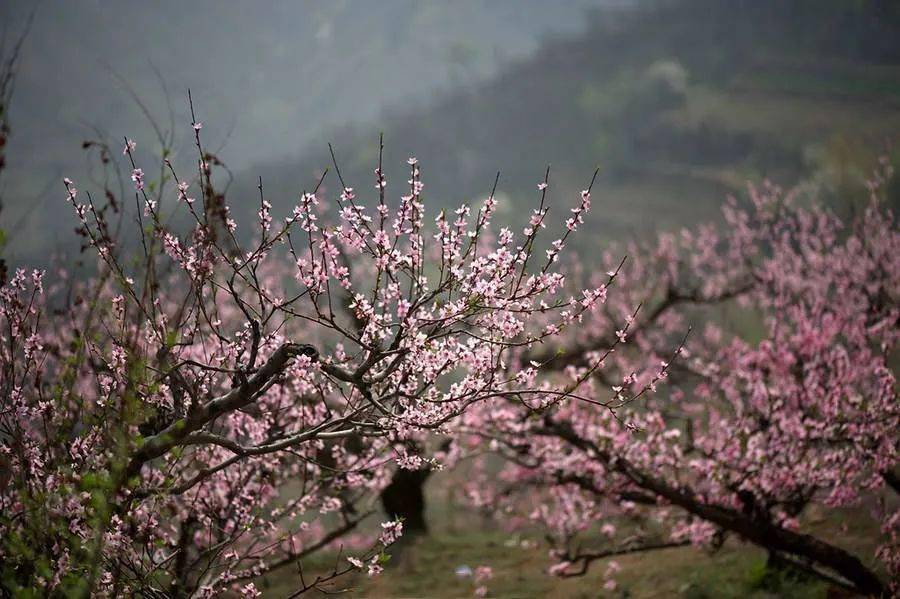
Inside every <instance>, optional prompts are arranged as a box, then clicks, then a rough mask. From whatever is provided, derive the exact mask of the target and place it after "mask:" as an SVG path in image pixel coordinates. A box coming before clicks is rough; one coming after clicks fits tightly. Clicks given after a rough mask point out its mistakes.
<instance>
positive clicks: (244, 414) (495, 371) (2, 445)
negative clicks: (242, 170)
mask: <svg viewBox="0 0 900 599" xmlns="http://www.w3.org/2000/svg"><path fill="white" fill-rule="evenodd" d="M195 120H196V119H195ZM192 133H193V136H194V142H195V145H196V150H197V161H196V165H195V166H196V168H192V169H189V170H190V171H191V173H192V174H191V175H190V176H185V175H183V174H182V173H181V172H179V169H177V168H176V166H175V164H174V161H170V160H169V159H165V160H164V170H163V173H164V176H163V177H162V178H161V179H160V180H158V181H154V182H152V183H151V182H150V181H149V180H148V177H147V176H146V175H145V173H144V170H143V169H142V168H141V167H140V166H139V165H138V164H136V162H135V154H134V151H135V144H134V142H132V141H131V140H128V139H126V140H125V144H124V149H123V155H124V160H126V161H127V163H128V167H127V168H128V169H129V170H130V171H131V180H132V183H133V186H134V201H135V204H136V206H135V207H134V208H133V213H132V214H129V215H128V218H131V217H134V218H135V220H137V221H138V223H137V227H135V228H134V229H129V228H128V227H127V226H126V227H125V228H123V229H122V230H123V231H128V233H127V234H125V235H120V234H118V233H117V232H116V231H117V230H118V226H115V225H113V224H111V220H112V219H111V215H112V214H113V213H114V212H115V211H116V210H123V208H122V206H121V202H116V201H115V198H114V197H113V196H112V195H111V194H110V193H109V192H108V191H107V198H106V199H105V200H104V202H103V203H102V205H101V203H100V202H98V201H97V200H95V198H94V197H93V196H92V195H91V194H90V193H86V192H84V191H80V190H79V189H77V188H76V184H75V183H73V182H72V181H70V180H68V179H67V180H66V181H65V188H66V194H67V202H68V204H69V207H70V209H72V210H74V213H75V215H76V218H77V219H78V225H79V233H80V235H81V236H82V237H83V238H84V239H85V241H86V247H87V248H88V250H89V251H90V252H93V254H94V255H95V256H96V263H97V266H96V275H95V276H92V277H91V278H89V279H88V280H84V281H75V280H70V279H69V278H67V277H66V275H65V274H59V275H57V276H53V277H48V276H46V275H45V273H42V272H37V271H34V272H26V271H25V270H19V271H18V272H16V274H15V276H13V277H11V280H10V281H9V282H8V284H6V285H5V286H4V287H3V288H2V290H0V331H2V332H0V388H2V397H3V404H2V409H0V584H2V586H3V587H4V588H6V589H7V590H9V591H10V592H13V593H16V592H26V591H27V590H29V589H30V590H32V591H35V592H37V593H38V594H43V593H50V592H52V593H61V594H62V593H70V594H76V595H88V594H90V595H98V596H103V595H106V596H118V595H131V594H140V595H142V596H154V597H155V596H163V595H166V596H198V597H202V596H214V595H217V594H218V593H220V592H222V591H223V590H228V589H230V590H237V591H240V592H241V593H243V594H244V595H245V596H255V595H256V594H257V593H258V590H257V589H256V587H255V583H254V580H256V579H258V577H260V576H262V575H264V574H266V573H267V572H269V571H271V570H273V569H275V568H278V567H280V566H284V565H287V564H292V565H294V566H296V567H295V568H292V569H293V571H296V572H297V576H298V580H297V588H298V590H297V594H299V593H301V592H303V591H305V590H308V589H311V588H317V587H320V585H322V584H323V583H325V582H328V581H329V580H331V579H333V578H335V577H337V576H340V575H341V574H345V573H347V572H350V571H353V570H357V569H359V570H363V571H364V572H365V573H368V574H377V573H378V572H379V571H380V570H381V567H382V563H383V561H384V559H385V556H384V554H383V552H382V550H383V548H384V547H385V546H388V545H390V544H392V543H393V542H394V541H395V540H396V539H397V537H398V536H399V535H400V534H401V532H402V522H386V523H384V524H382V534H381V535H380V536H379V537H378V538H373V539H370V540H368V541H366V540H365V539H362V540H361V539H360V538H358V537H349V536H348V534H349V533H350V532H351V531H353V530H354V529H356V528H357V526H358V525H359V523H360V522H361V521H362V520H363V519H364V518H366V517H367V516H368V515H369V514H371V513H372V511H373V502H372V499H373V497H377V493H378V492H379V490H380V489H382V488H384V486H385V485H386V484H387V483H388V481H389V480H390V477H391V473H392V472H393V471H394V470H396V469H398V468H401V469H402V468H409V469H416V468H420V467H421V466H422V465H423V462H424V461H425V460H427V459H428V458H427V457H423V456H422V455H420V454H419V452H418V451H416V448H417V447H419V446H420V445H419V444H420V443H421V442H422V441H423V440H425V439H427V438H428V436H429V435H433V434H435V433H442V432H446V430H447V427H448V424H449V423H450V422H454V421H456V420H458V419H459V418H460V417H461V416H462V415H464V414H465V413H466V412H467V411H468V410H470V409H472V408H473V407H474V406H477V405H479V404H481V403H484V402H487V401H489V400H491V398H497V397H503V398H508V399H510V400H515V401H522V402H523V403H527V404H528V405H550V404H552V403H556V402H559V401H561V400H562V399H563V398H565V397H566V396H567V395H568V394H570V393H572V392H574V391H575V387H574V386H572V385H570V384H568V383H566V384H562V385H558V386H554V385H548V384H541V385H537V384H535V382H534V381H533V380H532V378H531V377H530V376H521V375H517V374H516V372H515V371H514V370H511V369H510V367H509V362H508V358H507V356H508V355H509V354H510V352H512V351H513V350H515V349H516V348H520V347H524V348H528V347H533V346H535V345H536V344H538V343H540V342H542V341H543V342H547V341H548V340H549V339H552V338H554V337H557V336H559V335H561V334H562V333H563V332H564V331H565V330H566V329H567V327H569V326H570V325H571V324H572V323H574V322H576V321H577V320H579V319H581V318H582V317H583V315H584V314H585V313H588V312H590V311H591V310H592V309H594V308H595V307H596V306H597V305H599V304H600V303H601V301H602V300H603V298H604V296H605V286H603V285H599V286H597V287H596V288H594V289H591V290H586V291H583V292H582V293H580V294H579V295H577V296H574V297H570V296H569V295H568V294H567V293H568V292H567V289H568V287H567V285H566V281H565V277H564V275H563V274H562V273H561V272H560V271H559V270H558V269H557V266H558V262H557V257H558V255H559V252H560V251H561V250H562V246H563V244H564V242H565V239H562V240H560V241H558V242H557V243H556V244H554V245H553V246H552V247H551V248H550V249H549V250H548V251H547V253H546V256H545V255H544V254H540V255H539V252H538V250H537V249H536V248H537V246H536V245H535V239H536V237H537V234H538V231H539V230H541V229H542V228H543V227H544V225H545V222H544V221H545V218H546V216H547V203H546V200H547V182H546V180H545V181H544V183H542V184H541V186H540V188H541V189H540V196H541V202H540V206H539V207H538V208H537V209H536V210H535V211H534V213H533V215H532V217H531V220H530V224H529V225H528V227H527V228H526V229H525V230H524V231H523V232H521V233H520V234H515V233H513V232H512V231H511V230H510V229H507V228H501V229H499V230H495V229H494V227H493V225H492V217H493V215H494V211H495V207H496V200H495V199H494V194H493V192H492V193H491V196H490V197H488V199H487V200H485V201H484V203H483V204H482V205H481V206H480V207H479V208H478V209H477V210H475V211H473V210H471V209H470V208H469V207H468V206H462V207H460V208H459V209H458V210H456V211H455V213H454V214H452V215H448V214H446V213H445V212H441V213H439V214H437V215H436V217H434V218H433V219H430V220H427V221H426V211H425V207H424V202H423V196H422V194H423V184H422V182H421V179H420V165H419V164H418V163H417V161H416V160H415V159H414V158H410V160H409V161H408V171H409V178H408V181H407V183H406V185H405V186H404V187H405V188H406V189H407V191H406V192H405V193H404V194H403V195H402V196H401V197H400V198H399V202H398V203H396V204H394V203H393V202H389V200H388V198H387V195H386V190H387V181H386V179H385V176H384V174H383V170H382V165H381V160H380V158H379V165H378V169H376V170H375V184H374V191H373V192H372V193H371V194H365V195H371V196H372V197H371V198H370V199H369V200H367V201H365V202H364V201H363V199H362V198H360V197H358V195H357V193H356V192H355V191H354V190H353V189H351V188H350V187H348V186H347V185H345V184H344V182H343V181H341V189H340V192H339V194H338V197H336V198H328V197H327V195H326V194H325V193H323V191H322V187H321V184H322V180H321V179H320V180H319V182H318V184H317V185H316V187H315V188H313V189H312V190H311V191H309V192H304V193H302V194H300V196H299V202H298V203H297V205H296V207H295V208H294V209H293V211H292V212H290V213H289V214H287V215H286V216H284V217H278V216H276V215H275V214H273V209H272V205H271V204H270V203H269V201H268V200H267V199H266V197H265V195H264V193H263V185H262V182H261V181H260V184H259V198H258V199H256V200H251V201H255V202H257V204H258V221H257V223H256V225H255V228H254V231H253V234H252V237H253V239H254V241H253V243H251V244H250V245H249V246H247V245H246V244H247V242H246V240H244V241H243V242H242V241H241V240H242V239H245V238H246V237H251V235H247V236H245V237H241V236H240V235H239V231H238V229H237V224H236V223H235V221H234V220H233V219H232V218H231V213H230V212H229V208H228V206H227V205H226V204H225V202H224V198H223V197H222V195H221V194H219V193H217V192H216V191H215V190H214V187H213V172H214V171H215V169H216V167H217V161H216V159H215V157H214V156H212V155H211V154H209V153H208V152H207V151H205V149H204V147H203V145H202V144H201V135H200V133H201V125H200V123H196V122H195V123H194V124H193V132H192ZM105 152H106V153H105V154H104V155H105V156H106V158H107V159H109V156H110V154H109V152H108V149H107V150H105ZM335 169H336V170H337V175H338V177H340V171H339V170H338V169H337V164H335ZM323 179H324V175H323ZM167 184H168V185H167ZM589 198H590V191H589V190H587V191H585V192H584V193H583V195H582V199H581V202H580V204H579V206H578V207H577V208H576V209H575V211H574V213H573V214H574V217H573V218H574V220H572V221H570V222H569V225H568V229H569V230H570V231H571V230H574V229H575V228H576V227H577V224H578V223H579V222H580V221H581V215H582V213H583V212H584V211H585V210H586V209H587V207H588V206H589ZM243 201H246V200H243ZM389 204H390V205H389ZM120 221H121V218H120ZM126 222H127V221H126ZM185 223H187V224H186V225H185ZM567 236H568V235H567ZM134 254H136V257H134V256H133V255H134ZM323 548H329V549H331V550H334V551H337V552H338V557H337V559H336V561H335V565H334V567H333V568H332V569H330V570H328V571H325V572H319V573H316V574H315V575H313V574H311V573H309V572H305V571H304V569H303V567H302V566H303V563H304V558H305V557H307V556H308V555H310V554H312V553H313V552H315V551H317V550H320V549H323Z"/></svg>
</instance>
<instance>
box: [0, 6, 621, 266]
mask: <svg viewBox="0 0 900 599" xmlns="http://www.w3.org/2000/svg"><path fill="white" fill-rule="evenodd" d="M626 3H627V2H626ZM604 4H617V5H618V4H623V1H622V0H574V1H569V2H566V3H564V4H563V5H559V6H557V5H551V4H549V3H546V2H543V1H542V0H523V1H521V2H516V3H515V4H514V5H511V4H509V3H493V2H486V3H485V2H481V1H479V0H466V1H462V2H454V3H453V4H452V6H451V5H449V4H445V3H441V2H414V1H412V0H392V1H385V2H379V3H378V10H372V11H361V10H359V7H358V5H357V4H356V3H354V2H349V1H346V0H338V1H331V2H273V3H269V4H267V5H266V6H265V7H264V8H260V9H258V10H257V9H254V7H253V6H252V5H251V4H247V3H220V2H213V1H208V0H204V1H201V2H194V3H190V4H185V3H182V2H173V1H171V0H169V1H165V2H154V3H143V2H116V3H109V2H100V1H96V0H89V1H84V2H77V3H75V2H73V3H46V2H45V3H30V2H21V3H0V23H2V27H0V35H2V36H3V39H4V40H5V41H6V42H7V45H11V43H12V42H13V41H14V40H15V39H16V38H17V37H18V36H19V34H20V33H21V32H22V31H23V30H25V28H26V23H27V22H28V17H29V15H33V23H32V25H31V29H30V32H29V34H28V36H27V37H26V39H25V43H24V45H23V48H22V53H21V59H20V62H19V68H18V73H17V75H18V76H17V79H16V89H15V94H14V96H13V99H12V105H11V108H10V126H11V136H10V139H9V147H8V150H7V162H8V170H6V171H5V172H4V174H3V178H2V180H0V194H2V196H3V198H4V201H5V208H4V211H3V212H2V214H0V226H2V227H5V228H6V229H8V230H14V231H19V232H20V233H18V234H17V235H16V239H15V243H14V244H13V245H12V246H10V247H9V248H8V249H7V255H8V256H11V257H13V258H14V259H15V258H16V257H18V258H19V259H23V260H27V261H29V262H30V261H32V260H33V259H35V257H40V256H43V255H44V254H45V253H46V251H47V249H48V248H47V240H46V239H42V240H40V241H39V240H38V239H37V238H36V237H37V236H36V235H34V233H36V232H38V231H52V232H53V234H54V235H62V236H61V241H65V240H68V239H69V238H71V237H72V236H71V234H70V233H71V227H70V222H69V221H68V220H67V219H65V218H60V213H59V211H58V208H59V207H60V206H61V205H62V200H63V197H64V195H63V193H62V191H61V189H62V188H61V183H60V181H61V179H62V177H63V176H68V177H71V178H72V179H74V180H76V181H85V180H86V179H87V175H88V168H87V163H86V159H85V156H84V153H83V152H82V151H81V150H80V147H81V144H82V141H84V140H85V139H98V138H104V139H106V140H110V141H111V142H113V143H114V144H115V145H119V144H120V143H121V140H122V138H123V136H126V135H127V136H128V137H131V138H133V139H135V140H136V141H138V151H139V155H138V157H139V159H140V160H142V161H144V164H150V163H152V162H154V161H158V160H159V152H160V144H159V143H158V140H157V135H156V132H155V131H154V127H153V126H152V125H151V123H150V122H148V119H147V118H146V117H147V115H149V116H150V117H152V119H153V120H154V121H155V125H156V126H158V127H159V128H160V130H161V131H162V132H163V133H164V134H166V135H167V134H168V133H169V132H170V131H173V132H174V133H173V136H172V138H171V146H172V148H171V149H172V150H173V152H174V154H175V155H176V156H178V154H179V153H184V155H185V156H186V157H187V156H190V152H191V151H192V140H191V135H190V134H191V131H190V127H188V124H189V123H190V114H189V109H188V103H187V90H188V88H191V89H192V90H193V95H194V99H195V102H196V105H197V109H198V111H199V114H200V116H201V118H202V121H203V122H204V138H205V140H206V141H207V142H208V143H209V144H210V147H211V148H212V149H215V150H220V149H221V150H222V155H223V158H225V159H226V160H227V161H228V164H229V165H230V166H231V167H232V168H234V169H238V170H243V169H245V168H247V167H248V166H250V165H251V164H253V163H266V162H271V161H274V160H276V158H278V157H284V156H296V155H298V154H299V153H300V152H301V151H302V150H303V149H304V148H305V147H307V146H309V145H310V144H311V143H313V142H318V141H321V140H322V139H324V133H325V132H326V131H328V130H331V129H333V128H335V127H339V126H346V125H347V124H348V123H356V124H364V123H370V122H373V121H374V120H375V119H376V117H378V116H379V115H380V114H381V113H382V111H383V110H385V109H386V108H387V107H389V106H403V107H407V108H410V107H414V106H422V105H425V104H426V103H427V102H429V101H430V99H431V98H432V97H433V96H434V95H435V93H449V92H450V91H451V90H454V89H467V88H468V87H469V86H471V85H473V84H474V83H476V82H479V81H483V80H484V79H485V78H488V77H490V76H492V75H494V74H495V73H496V72H497V70H498V69H499V68H501V67H503V66H504V65H507V64H509V63H510V62H511V61H513V60H516V59H520V58H522V57H523V56H528V55H530V54H532V53H533V52H534V51H536V49H537V48H538V47H539V45H540V43H541V40H542V39H544V38H545V37H547V36H565V35H571V34H572V33H577V32H579V31H581V30H582V29H583V25H584V18H583V13H584V10H585V9H586V8H589V7H594V6H598V5H604ZM123 24H124V25H123ZM145 110H146V113H145ZM190 160H192V158H190ZM73 241H74V240H73ZM51 249H53V250H59V249H62V248H61V246H60V245H58V242H57V244H56V245H54V246H53V248H51Z"/></svg>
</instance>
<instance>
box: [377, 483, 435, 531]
mask: <svg viewBox="0 0 900 599" xmlns="http://www.w3.org/2000/svg"><path fill="white" fill-rule="evenodd" d="M430 475H431V470H405V469H403V468H401V469H399V470H397V471H396V472H395V473H394V476H393V478H392V479H391V483H390V484H389V485H388V486H387V487H385V489H384V491H382V492H381V505H382V507H384V511H385V512H387V515H388V516H389V517H390V518H391V519H393V520H396V519H398V518H402V519H403V534H404V535H407V534H426V533H427V532H428V524H427V523H426V521H425V481H426V480H428V477H429V476H430Z"/></svg>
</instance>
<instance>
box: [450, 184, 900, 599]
mask: <svg viewBox="0 0 900 599" xmlns="http://www.w3.org/2000/svg"><path fill="white" fill-rule="evenodd" d="M888 175H889V173H884V174H882V175H878V176H877V177H876V180H875V182H874V183H873V184H872V187H871V189H872V201H871V204H870V205H869V207H868V209H867V210H865V212H864V213H863V214H861V215H859V216H858V217H857V218H856V219H854V220H853V221H852V222H849V223H844V222H842V221H841V220H840V219H839V218H837V217H836V216H835V215H834V214H832V213H830V212H829V211H827V210H825V209H824V208H822V207H820V206H818V205H815V204H813V205H811V206H809V205H804V202H803V201H802V200H801V199H800V198H797V197H795V194H784V193H782V192H781V191H780V190H779V189H778V188H776V187H774V186H771V185H767V186H764V187H763V188H761V189H751V193H750V202H748V204H749V206H748V207H746V208H744V207H740V206H739V205H738V203H737V202H735V201H731V202H730V203H729V204H728V205H727V206H726V207H725V211H724V217H725V227H724V228H722V227H717V226H712V225H710V226H700V227H696V228H694V229H692V230H685V231H682V232H681V233H680V234H668V233H667V234H663V235H661V236H660V237H659V239H658V241H657V242H656V243H655V244H651V245H649V246H639V245H637V244H632V246H631V247H629V248H627V249H626V253H627V254H628V255H629V259H628V260H627V261H626V263H625V264H624V265H622V266H621V268H618V269H616V267H617V265H618V264H619V256H620V254H617V253H610V254H609V255H608V256H607V258H606V263H607V268H611V269H613V270H611V271H610V273H608V274H603V275H600V276H597V275H593V278H594V279H595V280H596V279H598V278H601V279H602V280H606V278H607V277H608V276H615V277H616V280H617V293H616V294H615V296H614V297H611V299H610V301H608V302H607V303H606V304H605V305H604V306H603V308H602V309H600V310H597V311H595V312H593V313H591V314H590V315H588V316H586V317H585V321H584V323H582V325H581V326H579V328H578V329H577V331H568V332H566V333H564V334H563V335H562V336H560V337H556V338H554V339H552V340H549V341H548V342H547V343H545V344H543V347H542V346H533V347H532V348H528V349H524V350H522V351H519V352H518V359H519V362H520V364H522V367H523V368H524V369H525V372H529V373H531V375H530V376H532V377H534V379H533V380H541V378H542V377H545V378H546V381H547V382H545V384H564V381H569V382H570V384H576V383H577V384H579V388H580V391H579V393H580V394H581V395H585V396H587V397H586V399H588V401H575V400H573V399H571V398H567V399H565V400H563V401H561V402H558V403H556V404H554V405H553V406H552V407H551V409H530V408H529V407H527V406H523V404H521V403H519V402H512V401H507V400H506V399H505V398H496V399H492V400H491V401H490V402H488V403H484V404H482V405H480V406H478V407H477V408H476V409H475V410H474V411H472V412H467V413H466V414H465V415H464V416H463V417H462V419H461V422H460V425H459V427H458V429H457V432H458V434H459V436H460V442H459V443H458V444H457V447H458V449H457V453H458V454H459V455H460V456H464V455H466V454H467V453H475V454H477V453H478V452H482V451H484V449H485V448H488V449H489V450H491V451H492V452H493V453H496V454H500V455H501V456H503V457H504V458H505V464H506V465H505V467H504V469H503V470H502V472H501V473H500V474H499V475H497V474H495V473H493V469H492V468H491V467H490V462H488V461H484V462H483V463H484V466H485V470H484V473H483V474H482V475H481V476H480V477H474V478H473V480H472V483H471V488H470V496H471V498H472V499H473V500H474V501H475V502H476V503H477V504H481V505H484V506H488V507H490V508H491V509H494V510H503V511H504V512H505V513H508V514H509V517H508V522H509V523H511V524H512V525H527V524H534V523H540V524H541V525H543V526H545V527H546V528H547V530H548V531H549V532H550V534H551V535H552V537H553V538H554V539H555V543H556V547H555V549H554V551H553V555H554V556H555V558H556V564H555V565H554V566H553V567H552V568H551V571H552V573H554V574H556V575H560V576H575V575H581V574H583V573H584V572H585V571H586V570H587V568H588V566H589V565H590V564H591V563H592V562H595V561H599V560H607V566H606V570H605V574H606V576H607V578H608V581H607V585H608V587H609V588H611V589H612V588H615V586H616V581H615V576H614V575H615V573H616V571H617V570H618V568H619V566H618V564H617V563H616V562H614V561H608V560H609V559H610V558H613V557H614V556H616V555H623V554H628V553H634V552H640V551H651V550H655V549H662V548H667V547H673V546H679V545H684V544H693V545H697V546H704V547H710V548H715V547H718V546H720V545H721V543H722V542H723V541H724V540H725V539H726V538H727V537H729V536H733V537H737V538H739V539H741V540H743V541H746V542H750V543H754V544H756V545H758V546H760V547H762V548H764V549H766V550H767V551H768V552H769V555H770V561H771V562H775V563H778V564H781V565H784V564H785V563H789V564H791V565H793V566H794V567H797V568H800V569H802V570H805V571H807V572H809V573H811V574H813V575H815V576H819V577H822V578H825V579H827V580H829V581H830V582H831V583H833V584H836V585H838V586H842V587H847V588H849V589H851V590H854V591H857V592H861V593H863V594H867V595H874V596H880V595H882V594H886V593H887V592H888V590H887V583H886V582H885V580H884V579H883V578H882V575H881V574H879V573H878V571H877V570H876V569H874V568H873V567H872V566H870V565H869V564H870V561H869V560H870V559H871V558H873V557H875V558H877V560H878V561H879V562H880V564H881V566H880V567H879V568H881V569H883V571H886V572H887V574H888V576H889V578H890V579H892V580H894V581H896V580H897V579H898V577H900V569H898V568H900V543H898V540H900V510H898V498H900V495H898V493H900V479H898V476H897V465H898V456H900V398H898V392H897V380H896V375H895V372H894V370H892V366H891V360H892V359H894V360H895V359H896V355H895V354H894V353H893V352H894V351H895V349H896V347H897V341H898V338H900V326H898V324H900V232H898V228H897V222H896V220H895V218H894V216H893V215H892V213H891V212H890V211H889V210H888V209H887V208H885V207H884V204H883V202H882V201H881V199H880V196H881V194H882V184H883V183H884V177H886V176H888ZM636 306H639V309H638V310H637V311H635V307H636ZM691 323H703V326H702V327H700V330H697V331H695V332H694V333H693V334H691V335H690V336H689V337H686V333H687V332H688V331H689V330H690V326H691ZM741 331H743V332H744V333H745V334H744V335H740V334H736V333H738V332H741ZM654 392H655V393H654ZM838 508H852V509H856V510H860V511H862V512H863V513H864V514H867V515H868V516H869V517H871V518H872V519H873V527H875V528H878V527H880V529H881V540H880V542H879V543H880V544H879V546H878V548H877V552H876V555H875V556H872V555H856V554H854V553H852V552H850V551H848V550H847V549H846V548H845V547H844V546H842V544H841V543H840V539H838V538H834V537H829V536H823V535H821V534H818V535H816V534H813V532H812V531H811V530H810V529H809V528H808V526H806V525H805V523H804V518H803V517H804V515H805V514H808V513H810V512H811V511H817V512H818V513H820V514H821V513H823V511H824V512H826V513H827V512H828V511H830V510H837V509H838ZM836 517H837V518H840V516H836ZM896 590H897V589H896V587H894V591H896Z"/></svg>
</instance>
